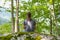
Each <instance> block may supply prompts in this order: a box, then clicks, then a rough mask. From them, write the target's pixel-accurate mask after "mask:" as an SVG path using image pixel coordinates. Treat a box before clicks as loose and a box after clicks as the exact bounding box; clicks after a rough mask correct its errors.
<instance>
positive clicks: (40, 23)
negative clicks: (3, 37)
mask: <svg viewBox="0 0 60 40" xmlns="http://www.w3.org/2000/svg"><path fill="white" fill-rule="evenodd" d="M6 2H11V0H5V2H4V3H6ZM15 3H16V2H15V0H14V15H15V12H16V5H15ZM50 4H52V0H19V27H20V32H23V31H24V29H23V21H24V20H25V19H26V13H27V12H28V11H30V12H31V14H32V19H35V20H36V27H37V28H36V31H37V32H40V33H46V34H49V33H50V14H51V13H50V9H49V7H50ZM4 5H5V4H4ZM6 11H7V12H10V13H11V7H10V8H7V9H6ZM54 13H55V17H56V21H57V25H58V26H57V28H58V30H56V25H55V24H54V23H53V28H52V29H53V34H55V35H56V34H60V32H59V30H60V0H54ZM5 14H6V13H5ZM7 16H8V15H7ZM57 31H58V33H57ZM10 32H11V18H10V21H9V22H8V23H3V24H1V25H0V33H10Z"/></svg>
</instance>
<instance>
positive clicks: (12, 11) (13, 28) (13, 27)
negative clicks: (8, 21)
mask: <svg viewBox="0 0 60 40" xmlns="http://www.w3.org/2000/svg"><path fill="white" fill-rule="evenodd" d="M11 16H12V32H14V31H15V19H14V7H13V0H11Z"/></svg>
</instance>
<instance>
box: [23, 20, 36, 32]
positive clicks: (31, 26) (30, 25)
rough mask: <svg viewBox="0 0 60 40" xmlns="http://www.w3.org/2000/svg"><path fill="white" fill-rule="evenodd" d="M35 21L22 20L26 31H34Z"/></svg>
mask: <svg viewBox="0 0 60 40" xmlns="http://www.w3.org/2000/svg"><path fill="white" fill-rule="evenodd" d="M35 24H36V22H35V21H34V20H31V21H28V20H25V21H24V27H25V31H26V32H34V29H35Z"/></svg>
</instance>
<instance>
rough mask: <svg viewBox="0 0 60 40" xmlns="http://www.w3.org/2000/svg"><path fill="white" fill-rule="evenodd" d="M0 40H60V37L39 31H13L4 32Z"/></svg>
mask: <svg viewBox="0 0 60 40" xmlns="http://www.w3.org/2000/svg"><path fill="white" fill-rule="evenodd" d="M0 40H60V37H59V36H58V37H56V36H54V35H49V34H39V33H13V34H4V36H1V37H0Z"/></svg>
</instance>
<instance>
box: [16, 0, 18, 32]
mask: <svg viewBox="0 0 60 40" xmlns="http://www.w3.org/2000/svg"><path fill="white" fill-rule="evenodd" d="M18 16H19V0H16V19H15V32H18V31H19V18H18Z"/></svg>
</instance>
